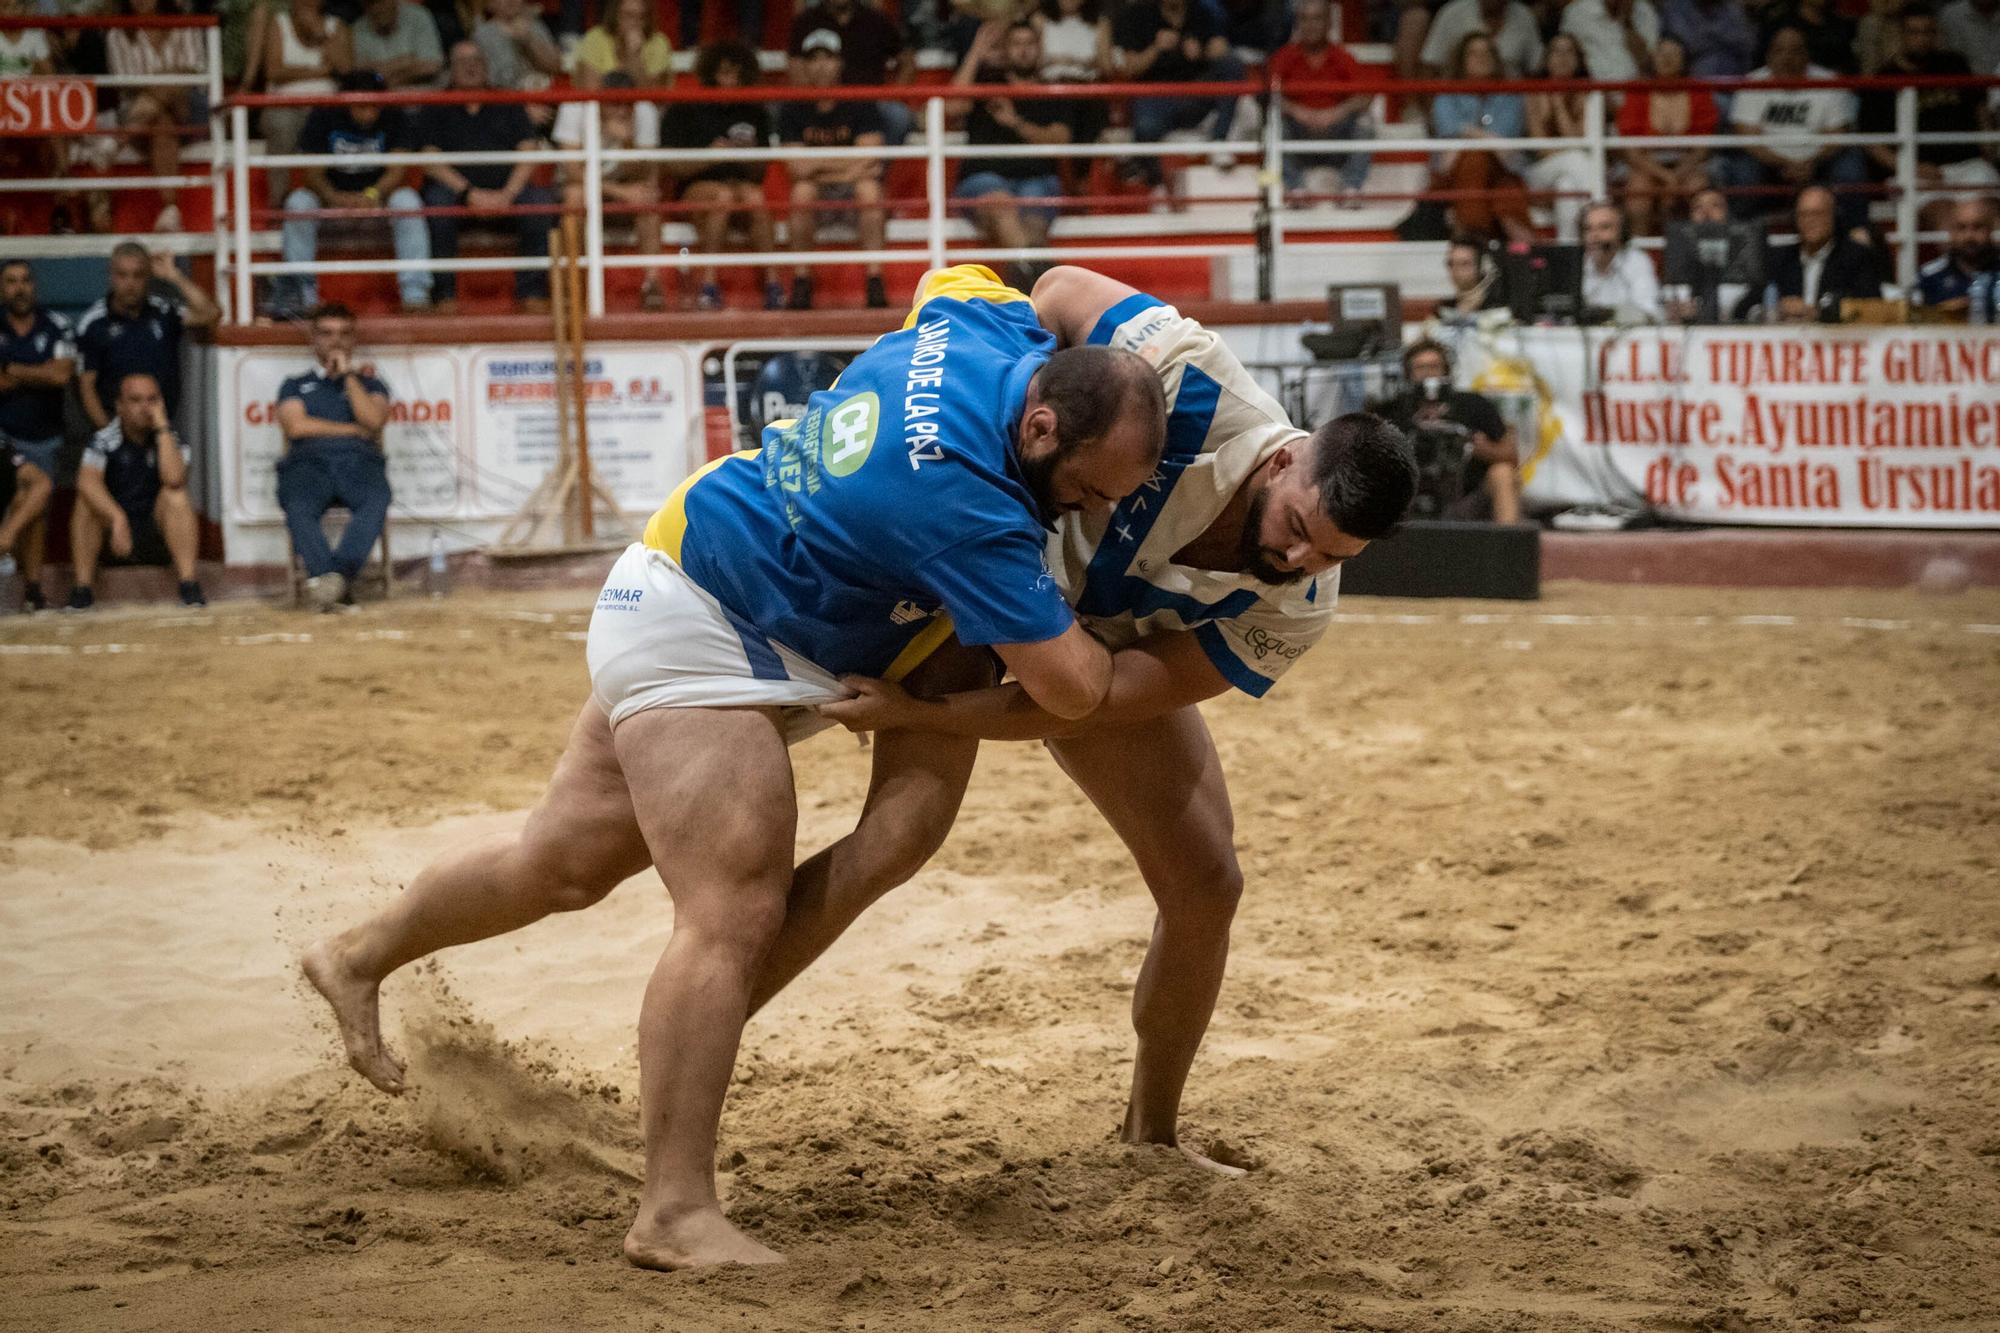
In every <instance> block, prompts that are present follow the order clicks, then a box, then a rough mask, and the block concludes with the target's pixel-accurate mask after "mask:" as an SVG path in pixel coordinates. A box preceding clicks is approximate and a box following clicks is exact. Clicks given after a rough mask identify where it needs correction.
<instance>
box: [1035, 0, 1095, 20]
mask: <svg viewBox="0 0 2000 1333" xmlns="http://www.w3.org/2000/svg"><path fill="white" fill-rule="evenodd" d="M1103 14H1104V6H1103V5H1102V4H1101V3H1099V0H1083V8H1082V9H1079V10H1078V11H1077V12H1076V16H1077V17H1078V18H1080V19H1082V20H1083V21H1084V22H1085V23H1095V22H1097V20H1098V19H1099V18H1101V17H1103ZM1062 16H1063V12H1062V4H1061V0H1042V17H1044V18H1047V19H1051V20H1054V19H1060V18H1061V17H1062Z"/></svg>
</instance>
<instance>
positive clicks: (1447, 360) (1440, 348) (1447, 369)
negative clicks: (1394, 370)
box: [1403, 338, 1451, 379]
mask: <svg viewBox="0 0 2000 1333" xmlns="http://www.w3.org/2000/svg"><path fill="white" fill-rule="evenodd" d="M1425 352H1436V353H1437V354H1438V355H1439V356H1441V357H1443V358H1444V373H1445V374H1447V375H1449V374H1451V349H1450V348H1449V347H1446V346H1445V345H1444V344H1443V343H1441V342H1439V341H1438V340H1437V339H1435V338H1419V339H1417V340H1416V341H1415V342H1413V343H1411V344H1410V345H1409V346H1408V347H1405V348H1404V349H1403V378H1404V379H1408V378H1409V377H1410V362H1412V361H1414V360H1416V359H1417V357H1418V356H1420V355H1422V354H1423V353H1425Z"/></svg>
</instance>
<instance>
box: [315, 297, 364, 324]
mask: <svg viewBox="0 0 2000 1333" xmlns="http://www.w3.org/2000/svg"><path fill="white" fill-rule="evenodd" d="M323 319H344V320H346V321H347V322H348V323H349V324H352V323H353V322H354V312H353V311H352V310H349V309H348V308H347V307H346V306H344V305H342V304H341V303H340V302H338V301H322V302H320V303H319V304H318V305H316V306H314V307H313V312H312V314H310V315H308V316H306V323H308V324H317V323H319V322H320V321H321V320H323Z"/></svg>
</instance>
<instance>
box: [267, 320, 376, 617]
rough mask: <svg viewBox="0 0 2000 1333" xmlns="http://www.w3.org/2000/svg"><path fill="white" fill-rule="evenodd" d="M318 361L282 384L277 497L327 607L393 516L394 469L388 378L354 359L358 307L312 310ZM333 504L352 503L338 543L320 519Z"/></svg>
mask: <svg viewBox="0 0 2000 1333" xmlns="http://www.w3.org/2000/svg"><path fill="white" fill-rule="evenodd" d="M312 346H313V356H314V358H315V359H316V360H317V361H318V362H319V365H318V366H316V367H315V368H313V369H312V370H309V371H307V372H306V373H305V374H303V375H294V376H292V377H291V378H290V379H288V380H286V381H285V383H284V385H283V387H281V388H280V389H279V390H278V427H279V429H280V430H282V431H284V433H285V456H284V457H283V458H281V459H279V460H278V505H279V507H280V508H282V509H283V510H284V511H285V526H286V527H287V528H289V529H291V533H292V549H293V550H295V551H297V552H298V555H299V559H300V560H301V561H303V562H304V563H305V567H306V594H307V598H308V600H309V601H310V602H311V604H312V605H313V606H314V607H315V608H317V609H318V610H321V611H328V610H332V609H333V608H334V607H335V606H336V605H338V604H340V603H341V602H344V601H346V600H348V585H349V584H350V583H351V582H352V581H353V579H354V576H355V575H357V574H359V573H360V572H361V567H362V566H363V565H365V564H366V563H368V553H369V552H370V551H372V550H373V549H374V548H375V543H376V542H377V541H379V540H381V537H382V525H383V524H384V523H385V522H387V521H388V518H389V499H390V495H389V469H388V462H387V460H386V459H385V458H384V457H383V454H382V428H383V427H384V426H386V425H388V423H389V386H388V385H386V384H384V383H383V382H382V381H381V380H379V379H377V378H375V375H374V368H373V367H372V366H368V365H365V364H364V365H361V366H356V365H355V364H354V360H353V357H354V312H352V311H351V310H349V309H348V308H347V307H346V306H343V305H331V304H329V305H323V306H321V307H320V308H319V309H318V310H316V311H314V312H313V317H312ZM335 505H345V506H346V507H347V508H348V510H349V511H351V512H352V514H353V518H352V519H351V520H350V521H349V522H348V525H347V531H346V532H344V533H342V534H341V537H340V545H339V546H337V547H331V548H330V547H328V545H327V541H326V534H325V533H324V532H322V531H321V529H320V519H321V518H322V517H323V516H324V515H325V513H326V511H327V510H329V509H331V508H333V507H334V506H335Z"/></svg>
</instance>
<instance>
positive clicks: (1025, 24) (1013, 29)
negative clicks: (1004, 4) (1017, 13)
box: [1007, 19, 1042, 41]
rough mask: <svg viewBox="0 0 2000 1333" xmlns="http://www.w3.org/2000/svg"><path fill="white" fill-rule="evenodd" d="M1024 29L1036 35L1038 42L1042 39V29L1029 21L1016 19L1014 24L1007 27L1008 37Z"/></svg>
mask: <svg viewBox="0 0 2000 1333" xmlns="http://www.w3.org/2000/svg"><path fill="white" fill-rule="evenodd" d="M1023 28H1026V29H1027V30H1028V31H1029V32H1032V33H1033V34H1035V40H1036V41H1040V40H1041V39H1042V30H1041V29H1040V28H1037V27H1036V26H1035V25H1034V24H1033V23H1032V22H1030V21H1029V20H1027V19H1015V20H1014V21H1013V22H1012V23H1009V24H1008V25H1007V35H1008V36H1009V37H1012V36H1013V35H1014V34H1015V33H1017V32H1019V31H1020V30H1021V29H1023Z"/></svg>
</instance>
